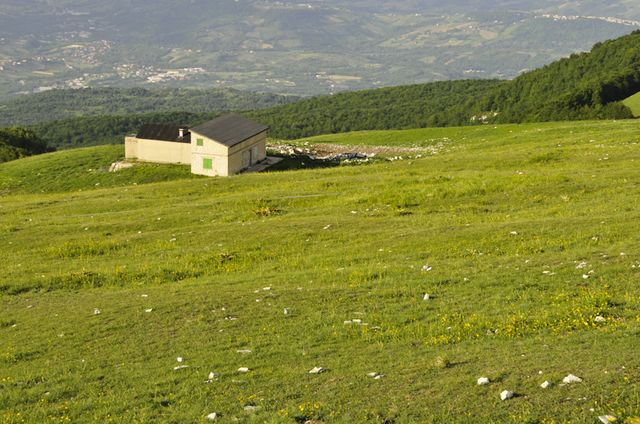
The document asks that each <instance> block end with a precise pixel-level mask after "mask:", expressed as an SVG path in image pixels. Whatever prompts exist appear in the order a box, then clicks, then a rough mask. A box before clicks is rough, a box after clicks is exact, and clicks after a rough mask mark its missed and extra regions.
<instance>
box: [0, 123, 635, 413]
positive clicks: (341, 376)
mask: <svg viewBox="0 0 640 424" xmlns="http://www.w3.org/2000/svg"><path fill="white" fill-rule="evenodd" d="M639 142H640V122H638V121H633V120H629V121H618V122H615V121H602V122H571V123H545V124H526V125H505V126H497V127H495V126H482V127H466V128H448V129H422V130H407V131H386V132H384V131H380V132H359V133H350V134H338V135H329V136H320V137H314V138H312V139H304V140H298V141H297V143H301V144H306V143H309V144H313V143H335V144H340V145H354V146H363V145H375V146H392V147H399V148H407V147H411V148H415V149H416V150H415V153H412V154H411V155H409V156H411V157H410V158H407V157H405V158H404V159H403V160H395V161H386V160H383V159H381V160H377V161H375V162H374V163H371V164H363V165H343V166H337V167H331V168H323V169H312V170H311V169H310V170H305V169H301V170H290V171H279V172H269V173H263V174H247V175H240V176H235V177H231V178H200V177H198V178H195V177H192V176H191V174H189V170H188V168H185V167H178V166H175V167H174V166H161V165H140V166H136V167H134V168H131V169H125V170H122V171H120V172H118V173H109V172H107V169H108V167H109V165H110V163H111V162H113V161H114V160H117V159H118V158H120V157H122V156H123V146H101V147H95V148H87V149H78V150H72V151H63V152H57V153H52V154H45V155H41V156H34V157H30V158H25V159H20V160H18V161H14V162H7V163H4V164H0V192H1V193H2V197H0V255H1V257H2V272H1V273H0V302H1V307H0V341H1V343H0V422H2V423H22V422H28V423H54V422H55V423H65V422H73V423H75V422H81V423H82V422H100V423H150V422H159V423H193V422H200V423H204V422H209V421H208V420H207V418H206V417H207V416H208V415H209V414H211V413H214V412H215V413H216V420H215V422H256V423H257V422H261V423H262V422H267V423H304V422H310V423H321V422H324V423H360V422H372V423H410V422H433V423H447V422H455V423H460V422H462V423H465V422H469V423H475V422H508V423H509V422H510V423H565V422H571V423H594V422H599V421H598V416H601V415H613V416H616V417H617V418H618V422H625V421H626V422H629V423H633V422H637V421H634V419H636V420H637V417H638V416H640V356H639V355H638V350H639V349H640V288H639V286H638V282H639V281H640V237H639V235H638V234H639V232H640V224H639V223H640V210H639V209H638V205H639V204H640V203H639V201H640V145H639V144H638V143H639ZM433 146H437V149H433V148H432V147H433ZM421 148H423V149H424V152H419V149H421ZM425 294H428V295H429V296H428V299H427V300H425ZM177 358H182V361H181V362H179V361H178V359H177ZM242 367H246V368H248V372H239V371H238V370H239V369H240V368H242ZM314 367H322V368H324V369H326V371H325V372H322V373H319V374H309V370H311V369H312V368H314ZM212 372H213V373H215V374H214V375H212V376H211V377H213V378H211V379H209V374H210V373H212ZM370 373H376V374H371V375H373V376H376V375H377V376H379V378H375V377H371V376H369V374H370ZM568 374H574V375H576V376H579V377H580V378H581V379H582V382H581V383H572V384H564V383H563V382H562V379H563V378H564V377H565V376H567V375H568ZM480 377H487V378H488V379H489V380H490V383H489V384H488V385H484V386H479V385H477V383H476V381H477V379H478V378H480ZM544 381H549V382H551V383H552V384H551V386H550V387H549V388H546V389H543V388H541V387H540V384H541V383H543V382H544ZM503 390H510V391H512V392H514V394H515V396H514V397H513V398H512V399H509V400H506V401H502V400H501V399H500V393H501V392H502V391H503Z"/></svg>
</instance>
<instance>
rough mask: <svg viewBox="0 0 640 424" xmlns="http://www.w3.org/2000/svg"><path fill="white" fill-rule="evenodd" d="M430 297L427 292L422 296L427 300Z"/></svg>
mask: <svg viewBox="0 0 640 424" xmlns="http://www.w3.org/2000/svg"><path fill="white" fill-rule="evenodd" d="M429 299H431V296H430V295H429V293H425V294H424V296H422V300H429Z"/></svg>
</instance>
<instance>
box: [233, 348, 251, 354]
mask: <svg viewBox="0 0 640 424" xmlns="http://www.w3.org/2000/svg"><path fill="white" fill-rule="evenodd" d="M236 353H241V354H243V355H248V354H250V353H251V351H250V350H249V349H238V350H236Z"/></svg>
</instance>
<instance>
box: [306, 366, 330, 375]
mask: <svg viewBox="0 0 640 424" xmlns="http://www.w3.org/2000/svg"><path fill="white" fill-rule="evenodd" d="M325 371H327V369H326V368H322V367H313V368H311V370H309V374H322V373H323V372H325Z"/></svg>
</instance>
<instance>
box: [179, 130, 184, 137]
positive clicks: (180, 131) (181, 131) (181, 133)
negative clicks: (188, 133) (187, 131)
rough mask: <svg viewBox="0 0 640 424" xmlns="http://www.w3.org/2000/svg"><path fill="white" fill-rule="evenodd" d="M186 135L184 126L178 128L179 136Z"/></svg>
mask: <svg viewBox="0 0 640 424" xmlns="http://www.w3.org/2000/svg"><path fill="white" fill-rule="evenodd" d="M182 137H184V128H178V138H182Z"/></svg>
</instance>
